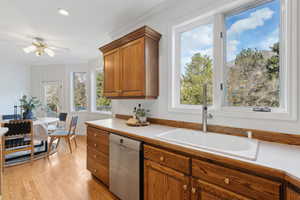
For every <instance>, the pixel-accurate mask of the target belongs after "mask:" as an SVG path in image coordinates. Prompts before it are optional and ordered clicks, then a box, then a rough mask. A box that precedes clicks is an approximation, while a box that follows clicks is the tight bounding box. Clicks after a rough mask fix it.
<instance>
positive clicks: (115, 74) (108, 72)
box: [103, 49, 121, 97]
mask: <svg viewBox="0 0 300 200" xmlns="http://www.w3.org/2000/svg"><path fill="white" fill-rule="evenodd" d="M120 78H121V69H120V55H119V49H114V50H112V51H110V52H107V53H106V54H104V91H103V95H104V96H106V97H117V96H120V93H121V90H120Z"/></svg>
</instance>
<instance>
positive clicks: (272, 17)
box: [169, 0, 297, 118]
mask: <svg viewBox="0 0 300 200" xmlns="http://www.w3.org/2000/svg"><path fill="white" fill-rule="evenodd" d="M237 2H238V1H237ZM231 5H232V6H230V5H227V6H226V8H225V7H224V8H218V10H219V11H218V12H217V13H216V12H214V13H212V12H211V13H210V14H204V15H203V16H200V17H198V18H196V19H193V20H190V21H186V22H183V23H182V24H177V25H175V26H173V27H172V37H171V38H172V40H171V41H172V49H171V51H170V52H171V54H170V55H171V63H172V79H170V80H171V83H172V91H171V95H170V106H169V108H170V109H171V110H174V111H180V112H181V111H182V112H194V110H198V109H200V108H201V104H203V98H204V97H203V85H205V84H206V85H207V86H208V94H207V95H208V97H207V101H208V103H209V104H211V105H212V106H211V108H210V109H214V110H215V111H218V112H219V113H223V114H224V113H225V112H227V114H228V113H229V114H233V113H235V114H237V113H238V112H235V111H241V112H244V111H246V112H247V113H248V114H247V116H258V115H261V116H264V117H266V116H267V115H266V112H268V113H282V114H284V115H277V117H275V118H280V117H279V116H281V117H287V118H295V113H296V112H295V110H296V109H295V106H296V98H295V96H296V94H294V93H295V92H296V91H297V85H296V84H295V82H296V78H297V77H296V74H295V70H296V63H297V62H296V60H295V56H292V55H296V53H295V50H297V46H296V44H297V42H295V41H296V39H297V33H296V32H297V27H295V26H296V24H297V10H296V8H294V7H296V6H295V5H297V0H290V1H287V0H256V1H255V0H254V1H252V2H250V3H247V4H245V3H243V1H240V2H239V5H238V4H231ZM230 7H231V8H230ZM229 8H230V9H229ZM293 40H294V41H293ZM292 94H293V95H292ZM292 107H293V108H292ZM195 112H199V111H195ZM241 112H240V113H241ZM249 113H250V114H249ZM251 113H252V114H253V115H252V114H251ZM254 113H255V114H254ZM262 113H264V114H262ZM244 116H245V115H244ZM268 116H271V115H268ZM273 116H275V115H273Z"/></svg>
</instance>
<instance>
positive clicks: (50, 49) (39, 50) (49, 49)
mask: <svg viewBox="0 0 300 200" xmlns="http://www.w3.org/2000/svg"><path fill="white" fill-rule="evenodd" d="M49 41H50V40H45V38H42V37H34V36H32V35H31V36H30V35H21V34H17V33H11V32H0V44H3V43H4V44H5V43H7V44H16V45H17V46H20V47H21V48H22V49H23V51H24V52H25V53H27V54H29V53H35V55H36V56H42V55H45V54H46V55H48V56H50V57H54V56H55V55H56V54H57V53H68V52H70V49H69V48H64V47H59V46H56V45H53V44H52V42H53V41H55V40H51V42H50V43H49ZM28 44H30V45H28ZM24 46H25V48H24Z"/></svg>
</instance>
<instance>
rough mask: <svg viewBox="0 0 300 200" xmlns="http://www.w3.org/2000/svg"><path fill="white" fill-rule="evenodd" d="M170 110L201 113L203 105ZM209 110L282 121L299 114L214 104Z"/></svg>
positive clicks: (218, 113) (214, 112) (291, 119)
mask: <svg viewBox="0 0 300 200" xmlns="http://www.w3.org/2000/svg"><path fill="white" fill-rule="evenodd" d="M168 110H169V112H174V113H182V114H194V115H201V114H202V107H201V106H178V107H169V109H168ZM208 112H209V113H212V114H213V115H214V116H215V117H230V118H241V119H258V120H261V119H265V120H280V121H296V120H297V114H296V113H290V112H286V111H284V110H275V111H273V112H255V111H252V110H249V109H248V110H246V109H234V108H229V107H223V108H220V109H217V108H215V107H213V106H211V107H209V108H208Z"/></svg>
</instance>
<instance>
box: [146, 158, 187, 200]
mask: <svg viewBox="0 0 300 200" xmlns="http://www.w3.org/2000/svg"><path fill="white" fill-rule="evenodd" d="M189 188H190V177H189V176H186V175H184V174H183V173H181V172H177V171H175V170H173V169H170V168H168V167H164V166H162V165H160V164H158V163H155V162H152V161H150V160H145V161H144V200H189V199H190V189H189Z"/></svg>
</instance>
